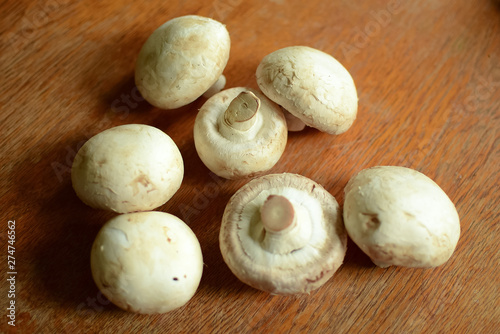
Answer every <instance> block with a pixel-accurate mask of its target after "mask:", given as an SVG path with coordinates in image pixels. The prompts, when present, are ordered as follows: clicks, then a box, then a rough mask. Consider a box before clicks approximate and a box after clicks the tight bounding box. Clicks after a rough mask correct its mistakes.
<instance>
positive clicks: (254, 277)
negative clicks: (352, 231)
mask: <svg viewBox="0 0 500 334" xmlns="http://www.w3.org/2000/svg"><path fill="white" fill-rule="evenodd" d="M341 216H342V215H341V213H340V208H339V205H338V203H337V201H336V200H335V198H334V197H333V196H332V195H331V194H330V193H328V192H327V191H326V190H325V189H324V188H323V187H322V186H321V185H319V184H318V183H316V182H314V181H312V180H310V179H308V178H306V177H304V176H301V175H297V174H288V173H284V174H270V175H265V176H261V177H259V178H256V179H253V180H252V181H250V182H248V183H247V184H246V185H244V186H243V187H242V188H240V189H239V190H238V191H237V192H236V193H235V194H234V195H233V196H232V197H231V199H230V200H229V203H228V204H227V206H226V209H225V211H224V215H223V218H222V225H221V231H220V236H219V241H220V249H221V252H222V256H223V258H224V261H225V262H226V263H227V265H228V266H229V268H230V269H231V271H232V272H233V273H234V274H235V275H236V276H237V277H238V278H239V279H240V280H241V281H242V282H244V283H246V284H248V285H250V286H252V287H254V288H256V289H260V290H263V291H267V292H270V293H273V294H284V295H287V294H297V293H307V292H310V291H312V290H314V289H317V288H319V287H320V286H322V285H323V284H324V283H325V282H326V281H327V280H328V279H329V278H331V277H332V276H333V274H334V273H335V271H336V270H337V269H338V268H339V266H340V265H341V264H342V261H343V259H344V255H345V252H346V248H347V233H346V231H345V229H344V225H343V223H342V217H341Z"/></svg>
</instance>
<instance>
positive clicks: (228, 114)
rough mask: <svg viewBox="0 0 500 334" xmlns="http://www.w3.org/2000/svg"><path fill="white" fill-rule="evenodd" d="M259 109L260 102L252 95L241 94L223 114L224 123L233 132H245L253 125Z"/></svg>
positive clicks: (246, 92)
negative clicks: (233, 130)
mask: <svg viewBox="0 0 500 334" xmlns="http://www.w3.org/2000/svg"><path fill="white" fill-rule="evenodd" d="M259 108H260V100H259V98H258V97H257V96H255V94H254V93H252V92H249V91H244V92H241V93H240V94H239V95H238V96H236V97H235V98H234V100H233V101H231V103H230V104H229V106H228V107H227V110H226V111H225V112H224V123H225V124H227V125H228V126H229V127H231V128H233V129H235V130H239V131H247V130H249V129H250V128H251V127H252V126H253V125H254V123H255V121H256V119H257V118H256V117H255V115H257V112H258V111H259Z"/></svg>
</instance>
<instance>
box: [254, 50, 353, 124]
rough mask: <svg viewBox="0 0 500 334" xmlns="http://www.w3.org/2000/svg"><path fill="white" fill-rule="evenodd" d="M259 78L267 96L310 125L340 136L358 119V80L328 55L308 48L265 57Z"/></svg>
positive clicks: (260, 85) (258, 72) (258, 81)
mask: <svg viewBox="0 0 500 334" xmlns="http://www.w3.org/2000/svg"><path fill="white" fill-rule="evenodd" d="M256 76H257V83H258V85H259V87H260V89H261V90H262V92H263V93H264V94H265V95H266V96H267V97H269V98H270V99H271V100H273V101H274V102H276V103H277V104H279V105H281V106H283V108H285V109H286V110H287V111H288V112H290V113H291V114H292V115H293V116H295V117H297V118H299V119H300V120H302V121H303V122H304V123H305V124H306V125H309V126H312V127H314V128H317V129H319V130H321V131H324V132H327V133H330V134H340V133H343V132H345V131H347V129H349V127H350V126H351V125H352V123H353V122H354V120H355V119H356V114H357V110H358V96H357V93H356V87H355V85H354V81H353V79H352V77H351V75H350V74H349V72H348V71H347V70H346V69H345V68H344V66H342V64H340V63H339V62H338V61H337V60H336V59H335V58H333V57H332V56H330V55H329V54H327V53H324V52H322V51H319V50H316V49H313V48H310V47H307V46H291V47H286V48H283V49H280V50H277V51H275V52H273V53H271V54H269V55H267V56H265V57H264V58H263V59H262V61H261V63H260V64H259V66H258V68H257V73H256ZM298 129H300V127H298Z"/></svg>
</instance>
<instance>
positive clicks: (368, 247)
mask: <svg viewBox="0 0 500 334" xmlns="http://www.w3.org/2000/svg"><path fill="white" fill-rule="evenodd" d="M344 223H345V226H346V229H347V232H348V234H349V236H350V237H351V239H352V240H353V241H354V242H355V243H356V244H357V245H358V246H359V247H360V248H361V250H362V251H363V252H365V253H366V254H367V255H368V256H369V257H370V258H371V259H372V261H373V262H374V263H375V264H376V265H378V266H380V267H387V266H390V265H397V266H405V267H436V266H439V265H441V264H443V263H444V262H446V261H447V260H448V259H449V258H450V257H451V255H452V254H453V251H454V250H455V247H456V245H457V242H458V239H459V236H460V221H459V217H458V213H457V210H456V209H455V206H454V205H453V203H452V201H451V200H450V199H449V198H448V196H447V195H446V193H445V192H444V191H443V190H442V189H441V188H440V187H439V186H438V185H437V184H436V183H435V182H434V181H432V180H431V179H430V178H428V177H427V176H425V175H424V174H422V173H420V172H417V171H416V170H413V169H410V168H405V167H399V166H378V167H372V168H368V169H365V170H362V171H361V172H359V173H358V174H357V175H356V176H354V177H353V178H351V180H349V182H348V183H347V186H346V188H345V202H344Z"/></svg>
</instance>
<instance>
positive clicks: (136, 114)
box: [0, 0, 500, 333]
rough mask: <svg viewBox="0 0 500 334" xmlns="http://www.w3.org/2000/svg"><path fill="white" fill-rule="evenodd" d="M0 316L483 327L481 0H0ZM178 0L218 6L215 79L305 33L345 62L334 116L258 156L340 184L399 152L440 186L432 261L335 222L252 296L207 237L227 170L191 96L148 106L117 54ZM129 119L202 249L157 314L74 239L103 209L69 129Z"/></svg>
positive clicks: (491, 76)
mask: <svg viewBox="0 0 500 334" xmlns="http://www.w3.org/2000/svg"><path fill="white" fill-rule="evenodd" d="M0 12H1V13H2V20H1V23H0V34H1V46H0V73H1V75H2V77H1V79H0V83H1V94H0V107H1V114H0V119H1V125H2V127H1V141H0V143H1V146H0V156H1V158H2V164H1V178H0V182H1V184H0V185H1V186H0V195H1V203H2V215H1V216H2V221H1V247H0V249H1V250H2V252H3V254H2V257H1V259H2V261H1V263H0V268H1V269H0V270H1V273H2V275H1V277H0V278H1V280H0V281H1V283H0V296H1V297H0V299H1V300H2V303H1V308H2V310H3V311H2V317H1V318H0V332H8V333H79V332H86V333H97V332H102V333H139V332H144V333H146V332H157V333H167V332H168V333H170V332H172V333H209V332H213V333H246V332H254V333H271V332H272V333H286V332H300V333H305V332H316V333H326V332H335V333H375V332H377V333H494V332H495V331H496V332H497V333H498V328H500V320H499V319H500V302H499V297H500V295H499V291H498V289H499V285H500V271H499V269H498V267H499V262H498V259H499V228H498V226H499V225H498V222H499V199H500V198H499V191H498V185H499V181H500V180H499V175H498V171H499V168H498V166H499V165H500V159H499V150H500V147H499V136H498V128H499V125H500V124H499V116H500V7H499V5H498V4H497V3H495V1H492V0H478V1H466V0H455V1H451V0H443V1H432V0H422V1H408V0H404V1H403V0H401V1H395V0H392V1H382V0H372V1H357V2H354V1H347V0H345V1H320V0H308V1H298V0H297V1H295V0H294V1H285V0H274V1H252V2H250V1H242V0H215V1H197V2H194V1H193V2H189V1H178V2H176V1H135V2H132V1H129V2H125V1H86V0H82V1H68V0H50V1H41V0H36V1H27V0H22V1H4V2H2V4H1V5H0ZM186 14H198V15H203V16H209V17H212V18H215V19H217V20H219V21H221V22H223V23H224V24H226V25H227V28H228V30H229V32H230V34H231V39H232V48H231V57H230V60H229V63H228V65H227V67H226V70H225V75H226V77H227V80H228V84H227V87H235V86H249V87H253V88H257V84H256V81H255V70H256V68H257V65H258V63H259V62H260V60H261V59H262V57H264V56H265V55H266V54H268V53H270V52H272V51H275V50H277V49H279V48H281V47H285V46H290V45H308V46H312V47H315V48H318V49H321V50H323V51H325V52H328V53H330V54H332V55H333V56H334V57H335V58H337V59H338V60H339V61H340V62H341V63H343V64H344V65H345V67H346V68H347V69H348V70H349V71H350V73H351V74H352V76H353V78H354V81H355V83H356V86H357V90H358V95H359V113H358V118H357V120H356V122H355V123H354V125H353V127H352V128H351V129H350V130H349V131H347V132H346V133H345V134H342V135H339V136H331V135H327V134H323V133H320V132H318V131H316V130H314V129H307V130H305V131H304V132H302V133H295V134H291V135H290V136H289V141H288V144H287V148H286V151H285V153H284V155H283V157H282V158H281V160H280V161H279V163H278V164H277V165H276V166H275V167H274V168H273V169H272V170H271V171H270V172H294V173H299V174H302V175H305V176H307V177H309V178H311V179H313V180H315V181H317V182H319V183H320V184H322V185H323V186H324V187H325V188H326V189H327V190H328V191H329V192H331V193H332V194H333V195H334V196H335V197H336V198H337V200H338V201H339V203H340V204H342V203H343V200H344V195H343V188H344V186H345V185H346V183H347V181H348V180H349V178H350V177H351V176H352V175H353V174H354V173H356V172H357V171H359V170H361V169H364V168H367V167H370V166H374V165H401V166H407V167H411V168H414V169H417V170H419V171H421V172H423V173H425V174H426V175H427V176H429V177H431V178H432V179H434V180H435V181H436V182H437V183H438V184H439V185H440V186H441V187H442V188H443V189H444V190H445V191H446V192H447V194H448V195H449V197H450V198H451V199H452V201H453V202H454V203H455V204H456V207H457V210H458V212H459V215H460V218H461V228H462V233H461V238H460V241H459V243H458V247H457V249H456V251H455V253H454V255H453V257H452V258H451V259H450V260H449V261H448V262H447V263H446V264H444V265H443V266H441V267H439V268H435V269H407V268H395V267H390V268H387V269H379V268H376V267H375V266H374V265H373V264H372V263H371V262H370V260H369V259H368V257H367V256H365V255H364V254H363V253H362V252H361V251H360V250H359V249H358V248H357V247H356V246H355V245H354V244H353V243H352V242H349V244H348V251H347V256H346V258H345V261H344V265H343V266H342V267H341V269H340V270H339V271H338V272H337V273H336V274H335V275H334V277H333V278H332V279H331V280H329V281H328V282H327V283H326V284H325V285H324V286H323V287H322V288H320V289H319V290H317V291H315V292H312V293H311V294H310V295H303V296H296V297H281V296H272V295H268V294H266V293H263V292H260V291H257V290H254V289H252V288H250V287H248V286H246V285H244V284H243V283H241V282H239V281H238V280H237V279H236V278H235V277H234V276H233V275H232V274H231V272H230V271H229V269H228V268H227V267H226V265H225V263H224V262H223V260H222V257H221V255H220V252H219V245H218V233H219V225H220V220H221V216H222V213H223V210H224V207H225V204H226V203H227V201H228V200H229V198H230V196H231V195H232V194H233V193H234V192H235V191H236V190H237V189H238V188H239V187H240V186H242V185H243V184H245V183H246V182H247V180H242V181H226V180H222V179H218V178H216V177H213V176H211V174H210V173H209V171H208V170H207V168H206V167H205V166H204V165H203V164H202V162H201V161H200V159H199V158H198V156H197V153H196V151H195V148H194V144H193V135H192V128H193V123H194V119H195V115H196V112H197V110H198V109H199V108H200V107H201V105H202V104H203V102H204V101H205V100H204V99H203V98H200V99H198V100H197V101H195V102H193V103H192V104H190V105H189V106H186V107H183V108H181V109H178V110H173V111H162V110H159V109H156V108H153V107H151V106H150V105H149V104H148V103H146V102H144V101H142V99H141V97H140V96H139V95H137V91H136V90H135V88H134V80H133V73H134V72H133V71H134V66H135V60H136V57H137V55H138V52H139V50H140V48H141V46H142V43H143V42H144V41H145V40H146V38H147V37H148V36H149V34H150V33H151V32H152V31H153V30H154V29H156V28H157V27H158V26H159V25H160V24H162V23H163V22H165V21H167V20H168V19H171V18H173V17H176V16H181V15H186ZM126 123H145V124H150V125H153V126H156V127H158V128H160V129H162V130H163V131H165V132H166V133H168V134H169V135H170V136H171V137H172V138H173V139H174V141H175V142H176V143H177V145H178V146H179V148H180V151H181V153H182V155H183V158H184V163H185V168H186V171H185V177H184V181H183V185H182V187H181V189H180V190H179V192H178V193H177V194H176V195H175V196H174V197H173V198H172V200H171V201H169V202H168V203H167V204H165V205H163V206H162V207H160V208H159V210H162V211H166V212H170V213H172V214H174V215H177V216H179V217H180V218H182V219H184V220H185V221H186V222H187V223H188V224H189V226H190V227H191V228H192V229H193V231H194V232H195V233H196V235H197V236H198V238H199V240H200V243H201V246H202V250H203V254H204V261H205V263H206V266H205V268H204V274H203V278H202V280H201V284H200V287H199V290H198V291H197V293H196V295H195V296H194V297H193V299H192V300H191V301H190V302H189V303H188V304H187V305H186V306H184V307H182V308H181V309H178V310H176V311H173V312H171V313H168V314H164V315H155V316H144V315H136V314H131V313H126V312H124V311H121V310H120V309H118V308H117V307H115V306H113V305H111V304H110V303H109V301H107V300H106V299H104V298H103V297H102V295H100V294H99V292H98V289H97V288H96V286H95V284H94V282H93V280H92V277H91V273H90V265H89V253H90V248H91V244H92V242H93V239H94V237H95V236H96V234H97V232H98V230H99V228H100V226H102V224H104V223H105V222H106V221H107V220H108V219H110V218H111V217H113V216H114V214H113V213H108V212H104V211H98V210H94V209H91V208H89V207H87V206H85V205H84V204H83V203H82V202H80V201H79V200H78V198H77V197H76V195H75V194H74V192H73V190H72V187H71V182H70V173H69V171H70V166H71V163H72V159H73V157H74V154H75V152H76V151H77V150H78V148H79V147H80V146H81V144H82V143H83V142H85V140H87V139H89V138H90V137H91V136H93V135H95V134H97V133H98V132H100V131H103V130H105V129H107V128H110V127H112V126H116V125H120V124H126ZM9 220H15V222H16V230H15V231H16V243H15V249H16V252H15V259H16V271H17V273H18V274H17V277H16V297H15V301H16V323H15V324H16V326H15V327H11V326H9V325H8V324H7V322H8V320H9V319H8V318H7V317H6V315H7V311H6V308H7V306H8V302H9V300H10V299H8V298H7V294H8V290H9V286H8V284H7V283H6V279H7V276H6V272H7V240H8V239H7V224H8V221H9Z"/></svg>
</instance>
